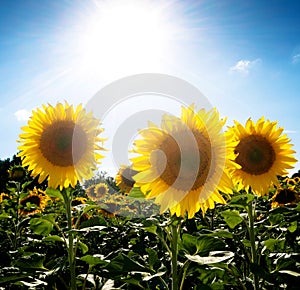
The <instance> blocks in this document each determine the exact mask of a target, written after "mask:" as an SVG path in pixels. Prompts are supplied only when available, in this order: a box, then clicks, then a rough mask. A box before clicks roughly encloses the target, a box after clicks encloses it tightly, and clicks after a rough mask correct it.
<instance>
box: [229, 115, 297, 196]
mask: <svg viewBox="0 0 300 290" xmlns="http://www.w3.org/2000/svg"><path fill="white" fill-rule="evenodd" d="M282 132H283V128H277V122H270V121H269V120H265V119H264V118H263V117H262V118H261V119H259V120H258V121H257V123H256V124H255V123H254V122H253V121H252V120H251V119H248V121H247V122H246V125H245V126H243V125H241V124H240V123H239V122H237V121H235V126H233V127H230V128H229V130H228V131H227V136H228V137H229V138H232V141H233V142H236V144H237V145H236V146H235V147H234V148H233V150H234V154H235V158H234V159H233V161H234V162H235V163H236V164H237V165H238V166H236V165H235V166H233V165H232V164H234V163H231V164H230V167H229V171H230V172H231V175H232V177H233V179H234V181H235V182H236V183H238V184H239V189H242V188H245V189H246V190H249V188H250V187H251V189H252V191H253V192H254V193H256V194H257V195H259V196H260V195H264V194H265V193H267V192H268V190H269V188H270V186H271V185H272V184H278V178H277V176H279V175H285V174H287V169H291V168H293V164H294V163H295V162H297V160H296V159H295V158H294V157H293V154H294V153H295V151H293V150H292V149H291V148H292V146H293V145H292V144H290V139H288V138H287V136H286V135H282Z"/></svg>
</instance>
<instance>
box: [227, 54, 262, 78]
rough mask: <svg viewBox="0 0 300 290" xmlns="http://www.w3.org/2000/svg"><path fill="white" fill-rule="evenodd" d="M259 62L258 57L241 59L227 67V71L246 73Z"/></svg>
mask: <svg viewBox="0 0 300 290" xmlns="http://www.w3.org/2000/svg"><path fill="white" fill-rule="evenodd" d="M259 63H261V59H259V58H257V59H255V60H247V59H241V60H239V61H238V62H237V63H236V64H235V65H234V66H232V67H230V68H229V72H237V73H240V74H244V75H247V74H248V73H249V72H250V70H251V69H252V68H253V67H254V66H256V65H257V64H259Z"/></svg>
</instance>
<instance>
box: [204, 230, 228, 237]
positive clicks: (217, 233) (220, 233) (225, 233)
mask: <svg viewBox="0 0 300 290" xmlns="http://www.w3.org/2000/svg"><path fill="white" fill-rule="evenodd" d="M208 236H210V237H219V238H226V239H233V234H232V233H230V232H229V231H225V230H215V231H214V232H212V233H210V234H208Z"/></svg>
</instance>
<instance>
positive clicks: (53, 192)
mask: <svg viewBox="0 0 300 290" xmlns="http://www.w3.org/2000/svg"><path fill="white" fill-rule="evenodd" d="M46 194H47V195H48V196H49V197H52V198H59V199H61V200H64V197H63V195H62V194H61V192H60V190H58V189H54V188H51V187H47V189H46Z"/></svg>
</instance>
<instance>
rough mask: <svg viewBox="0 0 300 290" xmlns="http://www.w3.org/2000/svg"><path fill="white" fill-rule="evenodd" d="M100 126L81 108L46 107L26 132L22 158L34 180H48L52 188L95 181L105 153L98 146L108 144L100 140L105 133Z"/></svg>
mask: <svg viewBox="0 0 300 290" xmlns="http://www.w3.org/2000/svg"><path fill="white" fill-rule="evenodd" d="M98 126H99V120H97V119H95V118H94V117H93V116H92V115H91V113H89V114H87V113H86V111H85V109H83V108H82V106H81V105H79V106H78V107H76V108H75V109H74V108H73V106H70V105H69V104H68V103H65V104H64V105H63V104H61V103H58V104H57V105H56V106H55V107H53V106H51V105H48V106H45V105H43V108H42V109H37V110H36V111H33V112H32V117H31V119H30V120H29V121H28V125H27V126H25V127H23V128H22V130H23V131H24V133H23V134H20V140H19V142H20V143H21V144H22V145H21V146H19V147H18V149H19V150H21V152H20V153H19V154H18V156H19V157H21V158H22V165H23V166H24V167H26V166H28V170H29V171H31V174H32V176H34V177H35V176H38V175H39V182H43V181H44V180H45V179H46V178H47V177H48V185H49V187H53V188H57V187H58V186H59V187H60V189H62V188H63V187H68V186H70V185H71V186H72V187H75V185H76V183H77V181H82V180H83V179H89V178H91V177H92V175H93V170H94V169H95V168H96V164H97V162H99V161H98V160H99V159H100V158H102V157H103V156H102V155H100V154H99V153H97V152H96V151H98V150H104V149H103V148H102V147H100V146H99V145H98V144H97V143H98V142H99V141H104V139H101V138H99V137H98V135H99V134H100V133H101V132H102V131H103V130H102V129H100V128H99V127H98Z"/></svg>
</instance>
